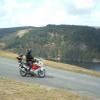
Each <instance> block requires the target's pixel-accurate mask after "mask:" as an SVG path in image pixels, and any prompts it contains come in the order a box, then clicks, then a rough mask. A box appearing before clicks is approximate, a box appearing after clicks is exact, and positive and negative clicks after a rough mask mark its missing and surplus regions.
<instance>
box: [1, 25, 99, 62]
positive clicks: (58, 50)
mask: <svg viewBox="0 0 100 100" xmlns="http://www.w3.org/2000/svg"><path fill="white" fill-rule="evenodd" d="M0 43H1V49H4V50H5V49H7V50H10V51H14V52H19V53H25V51H26V49H27V48H31V49H32V51H33V55H34V56H38V57H43V58H46V59H52V60H59V61H61V62H65V63H66V62H73V63H74V62H92V61H93V60H94V59H97V60H98V59H100V29H99V28H94V27H89V26H75V25H47V26H44V27H18V28H4V29H0Z"/></svg>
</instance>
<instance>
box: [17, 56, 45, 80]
mask: <svg viewBox="0 0 100 100" xmlns="http://www.w3.org/2000/svg"><path fill="white" fill-rule="evenodd" d="M17 59H18V63H19V72H20V75H21V76H22V77H26V76H27V75H32V76H37V77H40V78H44V77H45V68H44V65H43V63H42V62H41V61H39V60H38V59H35V60H36V61H35V63H33V64H32V67H31V69H30V70H29V66H28V65H27V64H26V63H24V61H23V58H22V57H17Z"/></svg>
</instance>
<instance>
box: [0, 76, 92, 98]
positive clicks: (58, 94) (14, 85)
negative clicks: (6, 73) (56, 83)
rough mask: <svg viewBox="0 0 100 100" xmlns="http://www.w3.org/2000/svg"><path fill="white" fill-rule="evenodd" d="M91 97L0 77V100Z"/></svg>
mask: <svg viewBox="0 0 100 100" xmlns="http://www.w3.org/2000/svg"><path fill="white" fill-rule="evenodd" d="M91 99H92V98H91V97H86V96H79V95H78V94H76V93H72V92H70V91H69V92H68V91H64V90H59V89H54V88H50V87H46V86H40V85H37V84H28V83H22V82H17V81H13V80H9V79H6V78H1V77H0V100H91Z"/></svg>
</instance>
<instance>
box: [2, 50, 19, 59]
mask: <svg viewBox="0 0 100 100" xmlns="http://www.w3.org/2000/svg"><path fill="white" fill-rule="evenodd" d="M0 56H1V57H6V58H11V59H16V57H17V56H18V55H17V54H15V53H12V52H9V51H2V50H0Z"/></svg>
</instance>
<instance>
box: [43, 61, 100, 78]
mask: <svg viewBox="0 0 100 100" xmlns="http://www.w3.org/2000/svg"><path fill="white" fill-rule="evenodd" d="M44 64H45V65H46V66H50V67H53V68H58V69H62V70H66V71H72V72H77V73H83V74H88V75H92V76H96V77H100V72H96V71H93V70H88V69H85V68H82V67H78V66H74V65H70V64H64V63H58V62H54V61H48V60H44Z"/></svg>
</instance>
